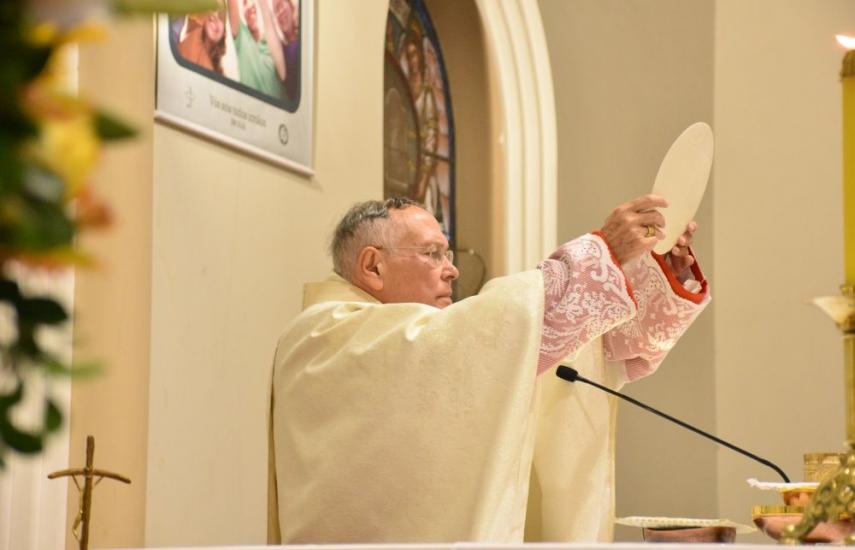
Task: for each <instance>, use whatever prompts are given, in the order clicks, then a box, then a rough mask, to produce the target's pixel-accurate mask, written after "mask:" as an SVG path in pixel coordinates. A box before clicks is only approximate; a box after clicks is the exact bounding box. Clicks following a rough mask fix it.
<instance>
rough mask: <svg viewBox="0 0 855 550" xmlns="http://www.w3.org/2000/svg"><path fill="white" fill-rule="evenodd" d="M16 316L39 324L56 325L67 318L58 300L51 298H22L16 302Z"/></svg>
mask: <svg viewBox="0 0 855 550" xmlns="http://www.w3.org/2000/svg"><path fill="white" fill-rule="evenodd" d="M18 318H19V319H21V320H22V321H27V322H30V323H34V324H41V325H57V324H59V323H62V322H64V321H66V320H67V319H68V314H67V313H66V312H65V308H63V307H62V306H61V305H60V304H59V302H57V301H56V300H53V299H51V298H24V299H23V300H21V301H20V302H19V303H18Z"/></svg>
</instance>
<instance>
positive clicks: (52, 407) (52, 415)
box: [45, 399, 62, 433]
mask: <svg viewBox="0 0 855 550" xmlns="http://www.w3.org/2000/svg"><path fill="white" fill-rule="evenodd" d="M60 426H62V411H60V410H59V407H57V406H56V404H55V403H54V402H53V401H52V400H50V399H47V400H45V433H48V432H55V431H56V430H58V429H59V427H60Z"/></svg>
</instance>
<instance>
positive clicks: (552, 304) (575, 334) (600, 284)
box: [538, 195, 668, 372]
mask: <svg viewBox="0 0 855 550" xmlns="http://www.w3.org/2000/svg"><path fill="white" fill-rule="evenodd" d="M667 205H668V203H667V202H666V201H665V199H663V198H661V197H658V196H655V195H644V196H641V197H638V198H636V199H634V200H632V201H629V202H627V203H624V204H621V205H619V206H618V207H617V208H615V209H614V210H613V211H612V213H611V214H610V215H609V216H608V217H607V218H606V220H605V222H604V223H603V227H602V229H601V230H600V231H596V232H594V233H593V234H588V235H583V236H582V237H579V238H578V239H575V240H573V241H570V242H568V243H565V244H564V245H562V246H560V247H559V248H558V250H556V251H555V252H554V253H553V254H552V256H550V257H549V259H547V260H546V261H544V262H542V263H541V264H540V266H538V267H539V268H540V270H541V271H542V272H543V279H544V287H545V297H544V312H543V332H542V339H541V344H540V357H539V360H538V372H543V371H545V370H547V369H549V368H551V367H553V366H555V364H556V363H558V362H559V361H561V360H562V359H564V358H565V357H566V356H568V355H571V354H573V353H575V352H576V351H577V350H578V349H579V348H581V347H582V346H584V345H585V344H587V343H588V342H590V341H592V340H594V339H595V338H597V337H599V336H602V335H603V334H605V333H606V332H608V331H609V330H611V329H612V328H614V327H616V326H618V325H620V324H622V323H625V322H627V321H629V320H630V319H631V318H632V317H634V316H635V314H636V311H637V305H636V303H635V297H634V296H633V290H632V284H631V283H630V282H629V280H628V279H627V277H626V275H625V274H624V272H623V269H622V267H621V266H622V265H624V264H629V263H632V262H634V261H636V260H637V259H638V257H639V256H641V255H643V254H645V253H647V252H649V251H650V250H652V249H653V247H654V246H655V244H656V242H657V241H658V240H659V239H660V238H661V236H662V232H661V231H660V230H659V229H658V228H659V227H661V226H662V224H663V223H664V218H663V217H662V215H661V214H660V213H659V212H658V211H657V210H656V209H657V208H661V207H665V206H667Z"/></svg>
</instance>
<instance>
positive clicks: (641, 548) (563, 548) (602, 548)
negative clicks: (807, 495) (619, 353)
mask: <svg viewBox="0 0 855 550" xmlns="http://www.w3.org/2000/svg"><path fill="white" fill-rule="evenodd" d="M769 544H774V543H773V542H772V541H771V539H770V541H769ZM767 546H768V545H767V544H728V545H721V544H693V545H692V547H693V548H697V549H698V550H702V549H703V548H722V547H726V548H728V549H731V550H752V549H755V550H756V549H759V548H766V547H767ZM651 548H655V546H651V543H642V542H639V543H613V544H588V543H572V544H570V543H567V544H558V543H529V544H489V543H473V542H457V543H450V544H307V545H298V544H295V545H283V546H198V547H177V546H176V547H169V548H161V549H160V550H226V549H228V550H613V549H614V550H651ZM666 548H667V547H666ZM125 550H136V549H130V548H128V549H125Z"/></svg>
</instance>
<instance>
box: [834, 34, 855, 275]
mask: <svg viewBox="0 0 855 550" xmlns="http://www.w3.org/2000/svg"><path fill="white" fill-rule="evenodd" d="M837 41H838V42H839V43H840V44H841V45H842V46H843V47H844V48H846V49H847V50H848V51H847V52H846V55H845V56H844V57H843V67H842V68H841V69H840V80H841V82H842V83H843V253H844V258H845V260H844V262H845V265H846V285H847V286H850V287H852V286H855V38H850V37H848V36H842V35H837Z"/></svg>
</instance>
